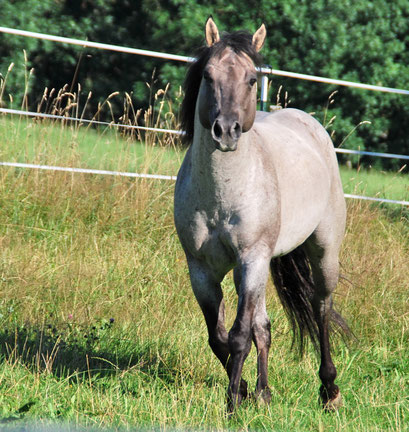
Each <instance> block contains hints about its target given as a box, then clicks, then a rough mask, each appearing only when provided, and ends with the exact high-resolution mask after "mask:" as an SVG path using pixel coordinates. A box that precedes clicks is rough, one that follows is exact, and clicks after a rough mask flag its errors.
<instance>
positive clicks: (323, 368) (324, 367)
mask: <svg viewBox="0 0 409 432" xmlns="http://www.w3.org/2000/svg"><path fill="white" fill-rule="evenodd" d="M320 237H321V238H320ZM323 237H324V236H320V234H319V233H318V234H314V235H313V236H312V237H311V238H310V239H309V241H308V242H307V244H306V246H307V249H306V250H307V253H308V255H309V259H310V263H311V269H312V274H313V280H314V286H315V291H314V295H313V298H312V307H313V311H314V315H315V319H316V322H317V325H318V330H319V342H320V352H321V365H320V369H319V376H320V379H321V383H322V385H321V388H320V397H321V400H322V403H323V406H324V408H325V409H327V410H334V409H337V408H338V407H339V406H341V405H342V398H341V393H340V391H339V388H338V386H337V385H336V384H335V378H336V376H337V371H336V368H335V366H334V363H333V361H332V358H331V352H330V342H329V321H330V318H331V314H333V310H332V292H333V291H334V289H335V287H336V286H337V283H338V275H339V263H338V252H339V246H338V244H337V242H335V244H334V243H332V244H330V245H328V243H327V242H328V238H325V240H324V239H323ZM320 240H321V241H320ZM325 243H327V244H325Z"/></svg>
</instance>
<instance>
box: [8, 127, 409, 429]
mask: <svg viewBox="0 0 409 432" xmlns="http://www.w3.org/2000/svg"><path fill="white" fill-rule="evenodd" d="M0 121H1V124H2V129H1V130H3V131H6V132H5V135H7V134H9V131H10V128H11V130H12V131H13V130H14V129H13V128H16V127H18V128H19V131H20V133H22V134H23V135H22V136H23V138H21V136H20V138H17V137H14V138H13V137H12V136H11V135H12V134H11V135H10V134H9V135H7V136H8V138H7V140H9V141H7V140H4V139H2V141H1V142H2V143H3V145H2V147H1V152H5V153H6V152H9V151H10V149H9V143H10V140H13V139H14V141H13V142H14V143H15V144H16V145H17V143H18V142H23V144H24V145H26V148H27V149H28V148H29V147H30V145H31V144H30V140H31V136H32V137H34V138H33V141H35V142H40V143H42V144H41V146H40V148H41V149H42V150H41V152H39V153H38V154H36V155H34V156H35V157H37V158H39V160H41V161H44V160H47V161H48V162H49V163H54V162H55V163H57V162H58V163H60V162H62V161H61V160H60V158H63V159H64V160H65V161H67V162H68V161H69V160H70V159H72V160H75V162H78V163H81V164H86V163H87V162H86V160H85V159H84V160H83V159H82V157H81V158H79V154H81V151H80V150H79V149H80V146H81V145H83V141H84V140H88V139H89V140H90V141H91V142H92V143H91V144H89V146H90V147H93V146H96V143H95V142H94V141H93V140H94V138H95V139H96V141H98V144H100V145H106V147H109V146H110V145H111V144H112V143H113V145H116V146H118V147H117V148H118V149H120V151H121V153H126V151H127V150H126V149H127V148H128V149H129V148H130V147H131V146H134V145H135V143H134V142H128V141H127V140H126V139H125V140H122V138H121V137H119V136H114V137H113V138H109V139H112V142H111V141H109V143H108V142H107V143H104V141H103V139H104V137H108V135H107V134H105V135H103V136H102V139H101V136H100V135H99V134H98V133H97V132H91V131H89V132H90V133H89V136H90V137H91V138H89V137H88V138H87V137H86V135H87V136H88V134H84V140H82V139H78V137H80V136H81V135H80V133H81V132H79V133H78V134H77V132H75V135H74V136H76V137H77V139H78V141H77V142H78V146H70V140H71V139H72V137H73V135H72V133H73V132H72V131H70V130H69V129H68V133H67V129H65V130H63V131H60V130H59V129H58V127H56V126H54V127H49V126H48V125H47V126H46V125H44V124H42V123H40V124H32V123H26V122H23V121H20V120H19V121H17V126H16V122H15V121H14V122H9V121H7V122H5V121H4V119H0ZM54 128H56V129H54ZM55 130H57V132H58V133H59V135H58V139H59V140H60V141H58V140H57V142H59V145H60V146H61V147H60V148H61V149H62V148H64V149H65V150H64V151H65V152H66V153H64V152H63V151H62V150H58V151H55V152H54V153H53V152H52V151H51V149H52V148H53V146H54V145H55V141H54V139H47V138H46V137H48V136H52V134H53V133H55ZM30 134H31V135H30ZM47 134H50V135H47ZM5 135H4V134H3V138H4V137H5ZM42 139H43V142H42V141H41V140H42ZM142 148H144V146H142ZM146 151H148V150H146ZM149 151H150V150H149ZM3 154H4V153H3ZM84 154H85V153H84ZM91 154H92V153H91ZM115 154H116V153H115V152H113V155H115ZM170 155H171V156H170V157H169V153H166V155H165V152H162V151H161V149H160V148H159V152H158V153H155V156H154V158H156V159H155V160H156V163H157V169H158V170H160V171H161V172H164V171H167V170H170V171H171V170H176V169H177V165H178V164H179V159H180V153H178V152H177V150H176V149H175V150H174V151H172V152H171V153H170ZM18 157H21V155H20V156H18ZM132 157H134V156H132ZM44 158H45V159H44ZM76 158H77V159H76ZM93 163H94V161H93ZM101 163H102V165H103V164H104V163H105V162H101ZM115 164H116V165H115V167H114V168H115V169H119V170H121V169H124V168H126V167H128V166H129V159H128V156H127V157H119V158H118V159H117V160H116V161H115ZM104 166H105V165H104ZM174 172H175V171H172V173H174ZM0 188H1V194H0V200H1V203H0V204H1V205H0V242H1V245H2V247H1V252H0V329H1V330H0V356H1V363H0V389H1V391H0V418H1V419H2V420H0V422H2V423H0V425H1V424H3V425H6V424H10V425H19V424H21V423H24V422H26V421H29V422H31V421H36V422H40V423H46V422H48V421H50V420H53V421H59V422H71V423H74V424H80V425H88V426H106V427H123V428H125V429H131V428H134V427H145V428H158V429H173V428H181V429H187V428H188V429H203V428H204V429H211V430H236V429H240V430H264V429H268V430H297V431H298V430H323V429H333V430H341V429H342V430H354V431H355V430H365V431H367V430H404V429H405V427H406V426H405V425H407V424H408V421H409V400H408V394H409V382H408V376H409V361H408V343H409V341H408V319H409V316H408V313H407V304H408V300H409V299H408V286H409V276H408V271H407V262H408V252H409V240H408V238H409V235H408V234H409V230H408V221H407V219H406V215H405V213H403V212H400V213H398V214H397V213H396V211H395V213H394V214H391V213H390V212H389V211H388V210H385V209H382V208H379V207H372V206H369V205H367V204H365V203H362V202H350V203H349V205H348V229H347V235H346V239H345V243H344V247H343V250H342V256H341V262H342V268H343V274H344V276H345V281H344V282H343V283H341V284H340V286H339V287H338V290H337V295H336V302H337V304H338V308H339V309H340V310H341V312H342V313H343V314H344V316H345V317H346V318H347V320H348V321H349V323H350V325H351V327H352V329H353V331H354V333H355V335H356V337H357V340H356V341H350V342H349V344H348V345H347V346H346V345H344V344H343V343H342V342H341V341H334V353H335V362H336V364H337V366H338V372H339V378H338V383H339V385H340V387H341V389H342V392H343V395H344V399H345V407H344V408H343V409H341V410H340V411H339V412H338V413H334V414H332V415H328V414H325V413H323V412H322V411H321V408H320V407H319V404H318V392H317V389H318V386H319V381H318V377H317V369H318V361H317V359H316V358H315V355H314V354H313V352H312V350H311V351H309V352H308V353H307V355H306V356H305V357H304V358H303V359H302V360H300V359H299V358H298V357H297V355H295V354H294V353H292V352H291V348H290V347H291V335H290V328H289V326H288V324H287V321H286V318H285V315H284V313H283V311H282V310H281V307H280V306H279V302H278V300H277V298H276V296H275V293H274V289H273V287H272V285H269V286H268V310H269V313H270V317H271V320H272V328H273V345H272V350H271V355H270V368H269V373H270V384H271V387H272V393H273V401H272V404H271V405H270V406H268V407H263V406H256V405H255V404H254V403H253V402H251V401H248V402H245V403H244V404H243V406H242V407H241V408H240V409H239V410H238V412H237V414H236V415H235V416H234V417H232V418H227V417H226V416H225V398H226V395H225V389H226V385H227V379H226V377H225V374H224V372H223V370H222V368H221V366H220V364H219V363H218V361H217V360H216V359H215V358H214V356H213V354H212V353H211V350H210V349H209V347H208V344H207V334H206V330H205V325H204V322H203V318H202V315H201V312H200V310H199V307H198V306H197V304H196V301H195V300H194V298H193V295H192V293H191V289H190V283H189V278H188V272H187V268H186V265H185V260H184V256H183V252H182V250H181V247H180V245H179V242H178V239H177V236H176V233H175V230H174V228H173V217H172V205H173V204H172V202H173V183H172V182H163V181H152V180H142V179H126V178H118V177H102V176H94V175H83V174H75V175H72V174H68V173H59V172H37V171H29V170H21V169H15V168H5V167H3V168H2V169H1V170H0ZM224 292H225V297H226V303H227V305H228V308H227V318H228V324H229V325H230V324H231V323H232V320H233V317H234V314H235V307H236V301H237V299H236V295H235V290H234V287H233V284H232V280H231V277H228V278H227V280H226V281H225V283H224ZM244 374H245V377H246V378H247V379H248V380H249V382H250V384H251V385H252V386H254V385H255V375H256V358H255V353H254V350H253V351H252V353H251V354H250V358H249V360H248V361H247V362H246V365H245V372H244Z"/></svg>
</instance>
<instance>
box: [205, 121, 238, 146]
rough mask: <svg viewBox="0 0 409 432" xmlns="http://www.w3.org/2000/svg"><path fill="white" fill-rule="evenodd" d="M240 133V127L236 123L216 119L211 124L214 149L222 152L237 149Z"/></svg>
mask: <svg viewBox="0 0 409 432" xmlns="http://www.w3.org/2000/svg"><path fill="white" fill-rule="evenodd" d="M241 132H242V129H241V125H240V123H238V122H237V121H233V122H228V121H225V119H223V118H217V119H216V120H215V121H214V122H213V126H212V137H213V139H214V141H215V142H216V148H217V149H218V150H221V151H223V152H227V151H234V150H236V149H237V142H238V140H239V138H240V137H241Z"/></svg>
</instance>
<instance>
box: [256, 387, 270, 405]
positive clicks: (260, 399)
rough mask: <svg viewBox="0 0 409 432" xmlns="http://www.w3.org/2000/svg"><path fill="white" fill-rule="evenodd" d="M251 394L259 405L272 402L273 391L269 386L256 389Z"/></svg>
mask: <svg viewBox="0 0 409 432" xmlns="http://www.w3.org/2000/svg"><path fill="white" fill-rule="evenodd" d="M251 396H252V399H253V400H254V401H255V402H256V403H257V404H259V405H268V404H269V403H270V402H271V391H270V389H269V388H268V387H267V388H265V389H262V390H256V391H255V392H254V393H253V394H252V395H251Z"/></svg>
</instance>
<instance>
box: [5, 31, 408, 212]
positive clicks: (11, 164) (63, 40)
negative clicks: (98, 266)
mask: <svg viewBox="0 0 409 432" xmlns="http://www.w3.org/2000/svg"><path fill="white" fill-rule="evenodd" d="M0 32H2V33H9V34H14V35H17V36H24V37H32V38H37V39H44V40H50V41H54V42H60V43H66V44H73V45H79V46H82V47H89V48H96V49H104V50H111V51H118V52H123V53H127V54H136V55H144V56H150V57H156V58H162V59H166V60H174V61H182V62H192V61H194V60H195V59H194V58H192V57H187V56H181V55H175V54H168V53H162V52H156V51H149V50H142V49H136V48H129V47H122V46H118V45H110V44H103V43H97V42H90V41H84V40H79V39H73V38H66V37H61V36H54V35H47V34H43V33H37V32H29V31H25V30H18V29H12V28H8V27H1V26H0ZM259 72H260V73H262V74H273V75H278V76H286V77H289V78H296V79H304V80H310V81H315V82H322V83H326V84H334V85H342V86H347V87H355V88H360V89H365V90H373V91H381V92H386V93H395V94H402V95H409V90H403V89H396V88H390V87H383V86H374V85H369V84H362V83H356V82H351V81H345V80H337V79H331V78H324V77H319V76H312V75H306V74H299V73H294V72H287V71H281V70H277V69H272V68H269V67H263V68H259ZM0 112H1V113H4V114H12V115H24V116H30V117H37V118H48V119H59V120H65V121H75V122H81V123H93V124H97V125H104V126H107V127H122V128H131V129H139V130H144V131H153V132H162V133H170V134H178V135H181V134H183V132H182V131H178V130H172V129H160V128H150V127H144V126H138V125H124V124H119V123H114V122H111V123H108V122H101V121H96V120H88V119H78V118H75V117H67V116H58V115H53V114H44V113H35V112H30V111H23V110H13V109H6V108H0ZM335 151H336V152H338V153H348V154H355V155H366V156H375V157H384V158H398V159H403V160H409V156H406V155H399V154H391V153H379V152H366V151H360V150H350V149H339V148H338V149H335ZM0 166H9V167H17V168H31V169H40V170H53V171H65V172H72V173H86V174H100V175H116V176H123V177H134V178H149V179H159V180H173V181H174V180H176V176H165V175H160V174H138V173H129V172H120V171H107V170H95V169H84V168H70V167H58V166H49V165H35V164H26V163H17V162H0ZM345 197H346V198H350V199H360V200H368V201H375V202H380V203H390V204H398V205H404V206H409V201H400V200H389V199H386V198H375V197H366V196H361V195H352V194H345Z"/></svg>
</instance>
